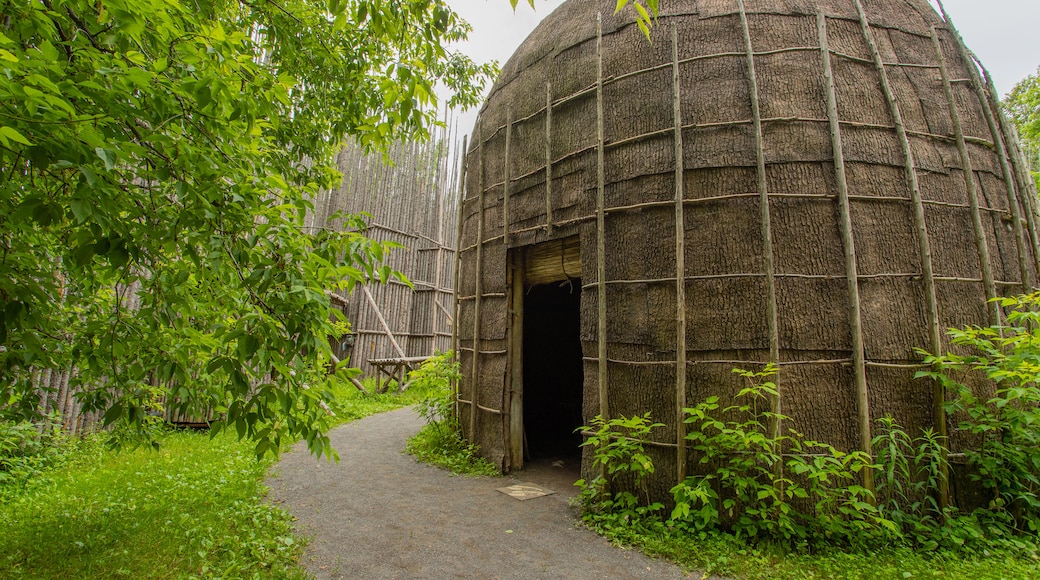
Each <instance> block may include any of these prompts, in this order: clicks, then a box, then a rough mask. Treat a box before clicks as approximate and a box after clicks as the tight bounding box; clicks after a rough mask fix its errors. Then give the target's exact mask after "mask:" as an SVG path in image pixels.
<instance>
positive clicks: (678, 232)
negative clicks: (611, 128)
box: [672, 24, 686, 483]
mask: <svg viewBox="0 0 1040 580" xmlns="http://www.w3.org/2000/svg"><path fill="white" fill-rule="evenodd" d="M672 118H673V120H674V122H675V137H674V142H675V442H676V454H675V462H676V480H677V481H678V482H679V483H682V482H683V481H684V480H685V479H686V412H685V411H684V410H683V409H685V408H686V222H685V220H684V218H683V215H684V214H683V199H684V197H685V194H684V190H683V173H684V171H683V169H684V163H683V136H682V125H683V124H682V87H681V86H680V84H679V34H678V32H677V31H676V28H675V25H674V24H673V25H672Z"/></svg>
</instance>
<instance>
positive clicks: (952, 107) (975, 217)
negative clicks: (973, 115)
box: [932, 26, 1000, 325]
mask: <svg viewBox="0 0 1040 580" xmlns="http://www.w3.org/2000/svg"><path fill="white" fill-rule="evenodd" d="M932 46H933V47H934V48H935V55H936V57H938V59H939V75H940V76H941V77H942V85H943V92H944V93H945V94H946V103H947V105H948V107H949V111H950V120H951V121H952V122H953V133H954V137H956V139H957V153H959V154H960V157H961V173H963V174H964V185H965V187H967V191H968V205H969V206H971V228H972V230H973V231H974V233H975V248H976V250H978V253H979V268H981V270H982V285H983V287H984V288H985V291H986V300H987V303H986V312H987V313H988V314H989V323H990V325H997V324H1000V305H999V304H997V303H996V302H994V299H996V297H997V287H996V284H995V282H994V281H993V267H992V265H991V264H990V259H989V247H988V245H987V243H986V230H985V229H983V227H982V212H981V211H980V210H979V191H978V188H977V187H976V185H975V170H974V169H973V168H972V164H971V156H970V155H968V146H967V144H966V143H965V141H964V127H963V125H962V124H961V114H960V111H958V110H957V101H956V100H955V97H954V94H953V86H952V85H951V84H950V75H949V72H947V69H946V55H945V54H943V50H942V45H941V44H940V43H939V35H938V33H937V32H936V30H935V27H934V26H933V27H932ZM966 64H969V63H966Z"/></svg>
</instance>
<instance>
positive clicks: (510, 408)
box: [505, 247, 527, 471]
mask: <svg viewBox="0 0 1040 580" xmlns="http://www.w3.org/2000/svg"><path fill="white" fill-rule="evenodd" d="M508 252H509V260H508V270H509V276H508V280H509V288H508V293H507V296H508V298H507V302H508V304H507V312H508V313H509V317H508V318H507V322H506V324H507V325H508V328H507V330H506V336H507V337H508V344H507V346H506V349H507V351H508V355H507V357H508V358H507V361H506V376H505V387H506V410H507V411H506V412H507V413H508V415H507V417H506V421H505V439H506V448H507V449H508V450H509V451H508V455H507V456H506V471H514V470H519V469H523V467H524V285H525V271H526V255H527V249H526V248H524V247H520V248H510V249H509V250H508Z"/></svg>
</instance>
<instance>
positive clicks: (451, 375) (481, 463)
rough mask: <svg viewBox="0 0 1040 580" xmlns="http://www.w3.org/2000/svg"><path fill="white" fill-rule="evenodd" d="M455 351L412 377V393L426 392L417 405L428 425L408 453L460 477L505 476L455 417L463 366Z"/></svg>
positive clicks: (436, 357)
mask: <svg viewBox="0 0 1040 580" xmlns="http://www.w3.org/2000/svg"><path fill="white" fill-rule="evenodd" d="M453 359H454V357H453V356H452V353H451V352H446V353H440V354H437V355H434V356H432V357H430V358H429V359H427V360H426V361H425V362H424V363H423V364H422V366H420V367H419V368H418V369H416V370H414V371H412V372H410V373H409V374H408V378H409V381H410V382H411V385H412V388H411V389H409V390H410V391H411V390H422V391H423V392H425V393H426V397H425V398H424V399H423V400H421V401H419V403H417V404H416V410H417V411H418V412H419V415H421V416H422V417H423V419H425V420H426V425H425V426H424V427H423V428H422V429H421V430H420V431H419V432H418V433H416V434H415V435H413V436H412V437H411V438H409V439H408V445H407V447H406V450H407V451H408V453H411V454H412V455H414V456H415V457H416V459H418V460H419V461H422V462H425V463H432V464H433V465H437V466H440V467H443V468H445V469H448V470H450V471H452V472H453V473H458V474H460V475H485V476H497V475H501V473H500V472H499V470H498V468H496V467H495V466H494V465H493V464H492V463H491V462H490V461H488V460H487V459H485V458H483V457H481V456H480V455H479V454H478V451H479V449H478V448H477V446H476V445H473V444H469V443H466V442H465V441H463V440H462V436H461V433H460V430H459V423H458V419H457V418H456V416H455V392H454V391H453V390H452V384H454V382H455V381H457V380H458V378H459V376H460V375H459V365H458V363H457V362H455V361H454V360H453Z"/></svg>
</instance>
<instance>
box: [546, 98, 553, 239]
mask: <svg viewBox="0 0 1040 580" xmlns="http://www.w3.org/2000/svg"><path fill="white" fill-rule="evenodd" d="M552 105H553V102H552V83H549V82H546V83H545V230H546V232H547V233H548V234H549V237H552V235H553V217H552Z"/></svg>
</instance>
